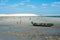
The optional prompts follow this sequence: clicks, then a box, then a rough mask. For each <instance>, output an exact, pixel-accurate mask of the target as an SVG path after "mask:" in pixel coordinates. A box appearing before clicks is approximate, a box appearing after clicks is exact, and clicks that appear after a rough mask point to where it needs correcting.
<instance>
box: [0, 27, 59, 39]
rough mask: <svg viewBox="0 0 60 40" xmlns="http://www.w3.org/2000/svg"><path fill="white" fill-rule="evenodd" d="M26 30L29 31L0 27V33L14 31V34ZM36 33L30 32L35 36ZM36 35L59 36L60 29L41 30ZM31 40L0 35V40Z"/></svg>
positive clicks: (29, 37) (28, 37)
mask: <svg viewBox="0 0 60 40" xmlns="http://www.w3.org/2000/svg"><path fill="white" fill-rule="evenodd" d="M26 30H31V28H17V27H12V26H11V27H10V26H0V31H16V32H22V31H26ZM35 33H36V32H32V34H35ZM37 33H40V34H47V35H60V29H56V28H51V29H41V30H38V32H37ZM37 33H36V34H37ZM18 39H20V40H31V36H25V37H24V36H21V37H17V36H15V35H7V34H0V40H18ZM36 40H45V38H44V37H43V38H42V37H41V38H37V39H36Z"/></svg>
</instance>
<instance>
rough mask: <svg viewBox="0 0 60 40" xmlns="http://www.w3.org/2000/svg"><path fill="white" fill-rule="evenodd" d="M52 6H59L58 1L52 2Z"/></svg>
mask: <svg viewBox="0 0 60 40" xmlns="http://www.w3.org/2000/svg"><path fill="white" fill-rule="evenodd" d="M51 6H52V7H60V2H53V3H52V4H51Z"/></svg>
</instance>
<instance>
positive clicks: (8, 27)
mask: <svg viewBox="0 0 60 40" xmlns="http://www.w3.org/2000/svg"><path fill="white" fill-rule="evenodd" d="M29 29H30V28H17V27H13V26H0V31H16V32H21V31H24V30H29Z"/></svg>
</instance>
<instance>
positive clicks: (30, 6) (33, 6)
mask: <svg viewBox="0 0 60 40" xmlns="http://www.w3.org/2000/svg"><path fill="white" fill-rule="evenodd" d="M27 7H29V8H36V6H35V5H27Z"/></svg>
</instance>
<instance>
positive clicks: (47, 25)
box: [31, 22, 54, 27]
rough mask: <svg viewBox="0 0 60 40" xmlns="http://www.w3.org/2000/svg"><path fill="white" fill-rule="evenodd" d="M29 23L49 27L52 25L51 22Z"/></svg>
mask: <svg viewBox="0 0 60 40" xmlns="http://www.w3.org/2000/svg"><path fill="white" fill-rule="evenodd" d="M31 23H32V25H33V26H43V27H51V26H53V25H54V24H53V23H34V22H31Z"/></svg>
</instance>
